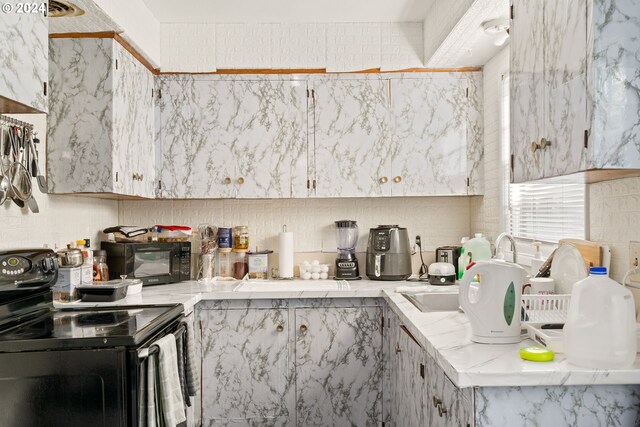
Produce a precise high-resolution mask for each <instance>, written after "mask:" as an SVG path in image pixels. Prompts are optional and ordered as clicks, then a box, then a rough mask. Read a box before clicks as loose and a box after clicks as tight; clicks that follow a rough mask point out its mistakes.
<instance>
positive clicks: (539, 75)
mask: <svg viewBox="0 0 640 427" xmlns="http://www.w3.org/2000/svg"><path fill="white" fill-rule="evenodd" d="M546 4H547V2H535V1H513V3H512V6H513V13H514V19H513V20H512V25H511V33H510V34H511V68H510V110H511V120H510V131H511V162H512V164H511V181H512V182H525V181H531V180H534V179H539V178H542V177H543V176H544V168H543V161H544V158H543V155H542V151H541V150H536V151H535V152H534V151H533V150H532V144H533V143H536V144H539V143H540V139H541V138H542V137H544V136H545V134H546V112H545V105H546V102H545V91H546V89H545V78H544V49H545V42H544V7H546Z"/></svg>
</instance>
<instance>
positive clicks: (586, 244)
mask: <svg viewBox="0 0 640 427" xmlns="http://www.w3.org/2000/svg"><path fill="white" fill-rule="evenodd" d="M564 243H568V244H571V245H573V246H575V247H576V248H577V249H578V251H579V252H580V255H582V258H584V263H585V264H586V265H587V271H589V268H590V267H594V266H600V265H602V255H601V250H600V245H599V244H597V243H594V242H590V241H589V240H578V239H562V240H560V241H559V242H558V244H559V245H562V244H564Z"/></svg>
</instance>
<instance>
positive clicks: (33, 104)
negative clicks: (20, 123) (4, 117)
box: [0, 0, 49, 113]
mask: <svg viewBox="0 0 640 427" xmlns="http://www.w3.org/2000/svg"><path fill="white" fill-rule="evenodd" d="M46 8H47V3H46V2H41V3H30V2H23V1H19V0H5V1H3V8H2V13H0V46H1V47H0V62H1V63H2V64H3V68H2V73H0V113H36V112H45V113H46V112H47V108H48V105H47V90H48V89H47V67H48V62H47V57H48V52H47V41H48V40H49V31H48V28H49V27H48V23H47V16H46V13H47V10H46Z"/></svg>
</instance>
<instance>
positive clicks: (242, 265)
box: [233, 252, 249, 280]
mask: <svg viewBox="0 0 640 427" xmlns="http://www.w3.org/2000/svg"><path fill="white" fill-rule="evenodd" d="M246 255H247V254H246V253H244V252H235V253H234V254H233V278H234V279H238V280H242V279H244V276H246V275H247V272H248V270H249V266H248V265H247V256H246Z"/></svg>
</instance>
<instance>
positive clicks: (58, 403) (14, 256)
mask: <svg viewBox="0 0 640 427" xmlns="http://www.w3.org/2000/svg"><path fill="white" fill-rule="evenodd" d="M0 268H1V269H0V426H10V427H13V426H43V425H47V426H75V425H78V426H87V425H91V426H92V427H97V426H131V425H136V424H137V421H138V404H139V399H138V396H139V393H140V389H139V386H140V381H139V379H140V378H141V373H140V369H141V366H142V361H143V358H144V357H146V356H144V354H145V351H144V349H146V348H149V347H150V346H151V345H152V344H153V343H154V342H155V341H156V340H157V339H159V338H161V337H163V336H165V335H166V334H170V333H177V332H176V331H179V330H183V329H184V326H183V325H181V324H180V322H181V319H182V314H181V313H182V311H183V308H182V306H181V305H179V304H176V305H162V306H152V307H149V306H135V307H132V306H127V307H111V308H78V309H55V308H54V307H53V302H52V293H51V291H50V287H51V286H52V285H53V284H54V283H55V281H56V278H57V276H58V266H57V262H56V261H55V255H54V254H53V252H52V251H50V250H45V249H32V250H22V251H20V250H15V251H5V252H0ZM146 354H148V351H147V352H146Z"/></svg>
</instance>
